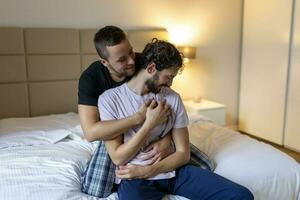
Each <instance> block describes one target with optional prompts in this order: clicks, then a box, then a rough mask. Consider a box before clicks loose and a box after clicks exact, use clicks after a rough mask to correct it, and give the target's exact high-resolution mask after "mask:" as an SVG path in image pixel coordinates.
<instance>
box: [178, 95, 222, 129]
mask: <svg viewBox="0 0 300 200" xmlns="http://www.w3.org/2000/svg"><path fill="white" fill-rule="evenodd" d="M183 104H184V106H185V108H186V111H187V112H188V113H193V114H196V113H197V114H200V115H203V116H205V117H208V118H210V119H211V120H213V121H214V122H216V123H217V124H219V125H222V126H225V105H223V104H220V103H217V102H213V101H208V100H205V99H202V100H201V101H200V102H195V101H192V100H188V101H183Z"/></svg>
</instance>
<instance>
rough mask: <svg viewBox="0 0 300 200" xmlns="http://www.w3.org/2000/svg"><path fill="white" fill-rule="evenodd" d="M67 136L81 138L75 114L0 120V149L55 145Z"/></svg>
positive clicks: (81, 133)
mask: <svg viewBox="0 0 300 200" xmlns="http://www.w3.org/2000/svg"><path fill="white" fill-rule="evenodd" d="M68 136H70V138H71V139H82V138H83V132H82V130H81V127H80V124H79V117H78V115H77V114H76V113H67V114H57V115H48V116H41V117H32V118H9V119H2V120H0V148H6V147H12V146H24V145H41V144H49V143H56V142H58V141H60V140H62V139H64V138H66V137H68Z"/></svg>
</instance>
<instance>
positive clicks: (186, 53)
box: [177, 46, 196, 59]
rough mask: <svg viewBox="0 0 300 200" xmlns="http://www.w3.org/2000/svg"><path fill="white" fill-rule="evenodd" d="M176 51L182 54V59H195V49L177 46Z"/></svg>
mask: <svg viewBox="0 0 300 200" xmlns="http://www.w3.org/2000/svg"><path fill="white" fill-rule="evenodd" d="M177 49H178V50H179V51H180V52H181V53H183V57H184V58H188V59H195V58H196V47H191V46H179V47H177Z"/></svg>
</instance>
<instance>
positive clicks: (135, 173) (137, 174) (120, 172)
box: [116, 164, 154, 179]
mask: <svg viewBox="0 0 300 200" xmlns="http://www.w3.org/2000/svg"><path fill="white" fill-rule="evenodd" d="M116 176H117V177H118V178H120V179H146V178H150V177H152V176H154V174H153V170H152V168H151V166H149V165H147V166H139V165H133V164H127V165H125V166H119V167H118V168H117V169H116Z"/></svg>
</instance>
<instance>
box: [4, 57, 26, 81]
mask: <svg viewBox="0 0 300 200" xmlns="http://www.w3.org/2000/svg"><path fill="white" fill-rule="evenodd" d="M0 72H1V73H0V83H4V82H21V81H26V64H25V56H0Z"/></svg>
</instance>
